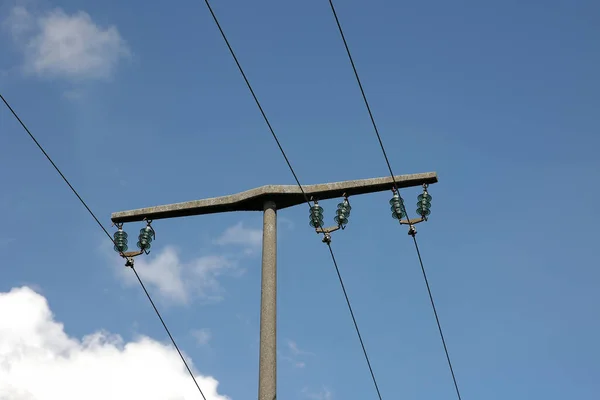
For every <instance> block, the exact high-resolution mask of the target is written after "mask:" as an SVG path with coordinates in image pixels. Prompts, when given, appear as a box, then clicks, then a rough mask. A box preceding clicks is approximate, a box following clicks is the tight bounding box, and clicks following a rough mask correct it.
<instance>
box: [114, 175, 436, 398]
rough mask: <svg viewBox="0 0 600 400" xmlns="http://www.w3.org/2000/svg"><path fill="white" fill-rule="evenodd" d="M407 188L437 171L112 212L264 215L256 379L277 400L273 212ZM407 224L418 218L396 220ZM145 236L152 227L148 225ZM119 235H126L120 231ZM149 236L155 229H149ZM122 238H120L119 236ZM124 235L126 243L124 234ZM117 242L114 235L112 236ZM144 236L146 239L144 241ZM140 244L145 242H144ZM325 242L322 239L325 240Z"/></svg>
mask: <svg viewBox="0 0 600 400" xmlns="http://www.w3.org/2000/svg"><path fill="white" fill-rule="evenodd" d="M394 181H395V183H396V188H397V189H402V188H406V187H413V186H421V185H429V184H431V183H436V182H437V174H436V173H435V172H427V173H421V174H411V175H398V176H395V177H394V179H392V178H391V177H385V178H370V179H360V180H354V181H344V182H335V183H323V184H318V185H306V186H302V189H303V190H304V193H303V192H302V190H301V189H300V187H299V186H296V185H267V186H262V187H259V188H255V189H251V190H248V191H245V192H241V193H237V194H233V195H228V196H222V197H213V198H209V199H203V200H193V201H188V202H184V203H175V204H168V205H162V206H156V207H148V208H141V209H137V210H130V211H121V212H116V213H113V214H112V216H111V220H112V221H113V223H115V224H116V225H117V226H119V229H121V226H122V224H123V223H127V222H135V221H152V220H157V219H166V218H177V217H187V216H192V215H203V214H215V213H223V212H231V211H262V212H263V244H262V282H261V305H260V307H261V309H260V357H259V377H258V399H259V400H276V398H277V396H276V393H277V392H276V384H277V347H276V346H277V340H276V334H277V329H276V328H277V327H276V318H277V312H276V310H277V210H281V209H284V208H288V207H292V206H296V205H300V204H303V203H305V202H306V198H305V195H306V196H307V197H308V198H309V199H314V200H327V199H332V198H337V197H346V198H347V197H350V196H354V195H359V194H367V193H375V192H382V191H386V190H392V189H394ZM400 222H401V223H405V224H409V225H410V226H411V228H413V226H412V224H413V223H418V222H420V220H414V221H413V220H410V219H407V220H406V221H400ZM337 228H338V227H335V228H324V227H319V228H317V229H316V230H317V232H320V233H324V234H325V238H326V239H327V238H329V239H328V240H330V236H329V233H330V232H332V231H333V230H336V229H337ZM145 229H146V232H150V231H151V230H152V228H151V227H150V225H149V224H148V226H147V228H145ZM121 234H122V235H123V234H124V232H122V231H121ZM143 235H146V233H145V232H144V229H142V232H141V233H140V241H141V243H142V245H141V246H140V242H138V247H140V249H141V250H140V251H136V252H130V253H124V252H122V254H124V256H125V258H127V264H126V265H133V264H132V263H133V257H135V256H137V255H140V254H142V253H143V252H144V250H145V249H146V248H149V242H150V241H151V239H148V236H143ZM152 235H153V230H152ZM121 237H122V236H121ZM124 237H125V244H126V238H127V235H126V234H125V235H124ZM115 238H116V235H115ZM144 238H146V239H144ZM144 240H147V241H146V242H144ZM324 241H325V239H324Z"/></svg>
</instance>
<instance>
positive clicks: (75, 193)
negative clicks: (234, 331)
mask: <svg viewBox="0 0 600 400" xmlns="http://www.w3.org/2000/svg"><path fill="white" fill-rule="evenodd" d="M0 99H2V101H3V102H4V104H5V105H6V107H7V108H8V110H9V111H10V112H11V113H12V115H13V116H14V117H15V118H16V120H17V121H18V122H19V124H20V125H21V127H23V129H24V130H25V132H27V134H28V135H29V137H30V138H31V140H33V142H34V143H35V144H36V146H37V147H38V149H40V151H41V152H42V153H43V154H44V156H45V157H46V159H47V160H48V161H49V162H50V164H52V166H53V167H54V169H55V170H56V172H58V174H59V175H60V177H61V178H62V179H63V181H64V182H65V183H66V184H67V186H69V188H70V189H71V191H72V192H73V194H74V195H75V196H76V197H77V199H79V202H80V203H81V204H82V205H83V206H84V207H85V209H86V210H87V212H88V213H89V214H90V215H91V216H92V218H93V219H94V221H96V224H98V226H99V227H100V229H102V231H103V232H104V233H105V234H106V236H107V237H108V238H109V239H110V241H111V242H112V243H113V245H115V247H118V246H117V244H116V243H115V240H114V239H113V237H112V236H111V235H110V233H109V232H108V231H107V230H106V228H105V227H104V225H102V223H101V222H100V220H99V219H98V217H96V214H95V213H94V212H93V211H92V209H91V208H90V207H89V206H88V205H87V203H86V202H85V200H83V198H82V197H81V196H80V195H79V193H78V192H77V190H75V188H74V187H73V185H71V182H69V180H68V179H67V178H66V177H65V175H64V174H63V173H62V171H61V170H60V168H58V166H57V165H56V164H55V163H54V161H53V160H52V158H51V157H50V155H49V154H48V153H47V152H46V150H44V148H43V147H42V145H41V144H40V143H39V142H38V141H37V139H36V138H35V136H34V135H33V134H32V133H31V131H30V130H29V128H28V127H27V125H25V123H24V122H23V120H22V119H21V118H20V117H19V115H18V114H17V112H16V111H15V110H14V109H13V108H12V106H11V105H10V103H9V102H8V101H7V100H6V98H5V97H4V96H3V95H2V94H1V93H0ZM120 255H121V256H123V252H120ZM130 268H131V269H132V270H133V272H134V274H135V276H136V278H137V280H138V282H139V283H140V286H141V287H142V289H143V290H144V293H145V294H146V297H147V298H148V300H149V301H150V304H151V305H152V308H153V309H154V312H155V313H156V315H157V316H158V319H159V320H160V322H161V324H162V326H163V328H164V329H165V331H166V332H167V335H168V336H169V339H171V343H172V344H173V347H175V350H177V353H178V354H179V357H180V358H181V361H183V364H184V365H185V367H186V369H187V371H188V373H189V374H190V377H191V378H192V380H193V381H194V384H195V385H196V388H197V389H198V392H200V395H201V396H202V398H203V399H204V400H206V396H205V395H204V392H202V389H201V388H200V385H199V384H198V381H197V380H196V377H195V376H194V374H193V372H192V370H191V369H190V367H189V365H188V363H187V361H186V360H185V357H183V354H182V352H181V350H180V349H179V346H178V345H177V343H176V342H175V339H174V338H173V335H172V334H171V331H170V330H169V328H168V327H167V324H166V323H165V321H164V319H163V317H162V316H161V314H160V312H159V311H158V308H157V307H156V305H155V304H154V301H153V300H152V297H151V296H150V293H149V292H148V290H147V289H146V285H144V282H143V281H142V279H141V278H140V276H139V274H138V272H137V270H136V269H135V267H134V266H133V265H131V266H130Z"/></svg>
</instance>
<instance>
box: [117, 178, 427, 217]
mask: <svg viewBox="0 0 600 400" xmlns="http://www.w3.org/2000/svg"><path fill="white" fill-rule="evenodd" d="M394 181H395V182H396V187H397V188H398V189H401V188H405V187H413V186H421V185H423V184H431V183H436V182H437V181H438V179H437V174H436V173H435V172H425V173H420V174H410V175H396V176H395V177H394V179H392V177H391V176H388V177H383V178H369V179H358V180H352V181H343V182H332V183H320V184H317V185H305V186H302V188H303V189H304V193H305V194H306V196H308V197H309V198H310V197H311V196H314V197H315V198H318V199H319V200H326V199H333V198H338V197H343V196H344V195H346V196H354V195H359V194H366V193H375V192H382V191H386V190H391V189H392V188H393V187H394ZM267 201H273V202H275V204H276V205H277V208H278V209H279V210H281V209H283V208H288V207H292V206H296V205H299V204H302V203H304V202H305V201H306V200H305V198H304V194H303V193H302V191H301V190H300V187H299V186H297V185H266V186H261V187H258V188H255V189H250V190H247V191H245V192H241V193H236V194H232V195H227V196H221V197H213V198H209V199H202V200H193V201H188V202H183V203H175V204H167V205H162V206H156V207H147V208H140V209H137V210H130V211H120V212H116V213H113V214H112V216H111V220H112V222H113V223H124V222H135V221H142V220H144V219H145V218H146V219H152V220H156V219H164V218H177V217H186V216H191V215H203V214H214V213H222V212H231V211H263V210H264V205H265V203H266V202H267Z"/></svg>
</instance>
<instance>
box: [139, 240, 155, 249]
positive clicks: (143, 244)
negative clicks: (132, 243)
mask: <svg viewBox="0 0 600 400" xmlns="http://www.w3.org/2000/svg"><path fill="white" fill-rule="evenodd" d="M137 247H138V249H140V250H146V251H147V250H150V247H152V245H151V244H150V243H148V242H144V241H141V240H140V241H139V242H137Z"/></svg>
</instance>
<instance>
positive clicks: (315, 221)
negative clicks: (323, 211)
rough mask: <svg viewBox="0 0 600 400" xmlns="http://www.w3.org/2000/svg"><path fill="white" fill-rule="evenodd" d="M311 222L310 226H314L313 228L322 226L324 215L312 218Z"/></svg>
mask: <svg viewBox="0 0 600 400" xmlns="http://www.w3.org/2000/svg"><path fill="white" fill-rule="evenodd" d="M309 223H310V226H312V227H313V228H322V227H323V217H320V218H311V219H310V222H309Z"/></svg>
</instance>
